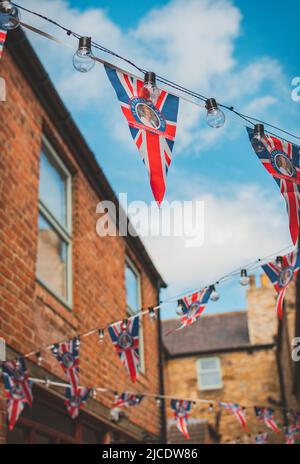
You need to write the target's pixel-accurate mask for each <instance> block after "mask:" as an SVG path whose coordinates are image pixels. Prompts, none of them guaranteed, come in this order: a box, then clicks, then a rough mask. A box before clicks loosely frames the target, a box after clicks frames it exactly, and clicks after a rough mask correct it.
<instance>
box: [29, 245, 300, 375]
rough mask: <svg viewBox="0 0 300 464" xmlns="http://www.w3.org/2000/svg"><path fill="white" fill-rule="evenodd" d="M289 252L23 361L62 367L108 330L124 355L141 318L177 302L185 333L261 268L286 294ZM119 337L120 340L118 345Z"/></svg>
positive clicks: (292, 262)
mask: <svg viewBox="0 0 300 464" xmlns="http://www.w3.org/2000/svg"><path fill="white" fill-rule="evenodd" d="M290 249H291V246H287V247H285V248H282V249H280V250H279V251H277V252H276V253H273V254H272V255H268V256H265V257H264V258H258V259H257V260H255V261H253V262H251V263H248V264H247V265H244V266H243V267H242V268H239V269H236V270H234V271H232V272H231V273H228V274H226V275H224V276H222V277H220V278H219V279H218V280H217V281H216V282H215V283H214V284H212V285H209V286H206V287H204V288H203V289H201V290H199V288H198V290H196V291H194V290H191V291H186V292H185V293H181V294H179V295H177V296H176V297H171V298H167V299H165V300H163V301H160V304H158V305H156V306H152V307H148V308H141V310H140V311H138V312H137V313H136V314H135V315H134V316H131V317H129V318H128V319H123V320H122V321H117V322H112V323H111V324H109V325H107V326H102V327H95V328H91V329H89V330H87V331H85V332H82V333H78V334H76V336H73V337H72V338H71V340H72V342H66V341H65V340H62V341H60V342H52V343H50V344H48V345H46V346H42V347H39V348H37V349H35V350H32V351H30V352H28V353H24V354H23V355H22V357H23V358H30V357H32V356H36V358H37V362H38V363H39V364H41V363H42V361H43V358H42V353H43V352H45V351H49V350H50V351H51V352H52V353H53V354H54V355H55V356H56V358H57V360H58V361H59V362H60V363H62V359H63V354H64V353H73V356H74V358H75V359H76V353H77V351H78V350H79V345H80V340H82V339H84V338H86V337H89V336H91V335H94V334H98V338H99V342H100V343H102V342H103V341H104V336H105V330H108V332H109V335H110V338H111V340H112V342H113V343H114V344H115V346H116V350H117V352H118V353H119V354H121V352H120V346H121V347H122V346H124V347H125V349H126V346H127V344H130V343H131V342H132V340H131V338H132V337H133V338H134V337H137V338H138V333H139V324H138V320H139V317H142V316H145V315H148V316H149V317H150V319H151V320H155V319H156V312H157V310H159V309H161V308H162V307H163V305H164V304H166V303H172V302H175V301H177V311H176V314H177V315H179V316H182V318H181V320H180V321H181V326H179V327H178V329H176V330H179V329H182V328H184V327H186V326H188V325H191V323H194V322H196V321H197V320H198V319H199V316H200V315H201V314H202V312H203V310H204V309H205V305H206V304H207V303H208V301H209V300H211V301H212V302H216V301H218V300H219V298H220V295H219V293H218V292H217V290H216V286H217V285H220V284H221V283H224V282H226V281H228V280H229V279H232V278H234V277H236V276H237V275H240V284H241V285H242V286H247V285H248V284H249V281H250V277H249V275H248V273H249V272H250V271H251V272H254V271H255V270H256V269H258V268H259V267H262V269H263V270H264V271H265V272H266V274H267V275H268V273H269V275H268V277H269V278H270V280H271V281H272V283H273V285H274V287H275V290H276V291H277V292H279V293H280V291H282V290H284V291H285V292H286V289H287V286H288V285H289V283H290V282H291V281H292V280H293V279H294V278H295V276H296V275H297V272H298V270H299V266H300V258H299V256H300V255H299V250H298V249H294V251H292V252H290V253H288V254H287V255H285V256H279V253H282V252H283V251H286V250H290ZM275 257H276V259H275ZM271 258H272V259H273V260H274V259H275V261H273V260H272V261H271V262H268V261H269V260H270V259H271ZM269 268H270V269H272V273H270V272H269ZM275 270H276V272H277V279H276V280H274V276H275V274H276V273H275ZM272 279H273V280H272ZM280 302H281V305H282V303H283V299H282V296H280ZM280 314H281V315H282V311H281V312H280ZM124 335H126V336H124ZM120 337H121V340H120V341H119V338H120ZM118 341H119V343H118ZM135 345H136V344H134V349H136V350H137V349H138V348H136V346H135ZM76 350H77V351H76ZM120 357H121V361H124V359H123V358H124V356H123V357H122V354H121V356H120ZM65 358H66V355H65ZM62 367H63V366H62ZM125 367H126V363H125ZM134 379H135V378H134Z"/></svg>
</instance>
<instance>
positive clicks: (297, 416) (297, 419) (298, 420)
mask: <svg viewBox="0 0 300 464" xmlns="http://www.w3.org/2000/svg"><path fill="white" fill-rule="evenodd" d="M290 415H291V416H292V420H293V422H294V425H295V427H296V428H297V430H298V432H300V411H290Z"/></svg>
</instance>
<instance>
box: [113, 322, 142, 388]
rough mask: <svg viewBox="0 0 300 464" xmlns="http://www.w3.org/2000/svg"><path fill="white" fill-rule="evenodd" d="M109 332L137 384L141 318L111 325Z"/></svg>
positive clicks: (123, 362)
mask: <svg viewBox="0 0 300 464" xmlns="http://www.w3.org/2000/svg"><path fill="white" fill-rule="evenodd" d="M108 332H109V335H110V338H111V340H112V342H113V344H114V346H115V348H116V351H117V353H118V355H119V357H120V360H121V362H122V364H123V365H124V366H125V368H126V370H127V371H128V373H129V375H130V377H131V380H132V381H133V382H135V381H136V376H137V372H138V370H139V363H140V352H139V316H135V317H131V318H130V319H128V320H125V321H119V322H116V323H115V324H112V325H110V326H109V328H108Z"/></svg>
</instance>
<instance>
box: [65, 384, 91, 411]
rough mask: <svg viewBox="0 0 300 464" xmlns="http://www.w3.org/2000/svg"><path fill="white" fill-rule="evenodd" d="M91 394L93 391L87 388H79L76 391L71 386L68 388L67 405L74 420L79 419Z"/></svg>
mask: <svg viewBox="0 0 300 464" xmlns="http://www.w3.org/2000/svg"><path fill="white" fill-rule="evenodd" d="M90 392H91V390H90V389H89V388H86V387H77V388H76V389H75V390H74V389H73V388H72V387H71V386H70V387H67V388H66V398H67V400H66V401H65V404H66V407H67V410H68V413H69V414H70V416H71V418H72V419H76V417H78V415H79V410H80V409H81V408H82V406H83V405H84V403H86V402H87V400H88V398H89V395H90Z"/></svg>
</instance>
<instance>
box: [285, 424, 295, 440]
mask: <svg viewBox="0 0 300 464" xmlns="http://www.w3.org/2000/svg"><path fill="white" fill-rule="evenodd" d="M297 433H298V430H297V427H296V426H295V425H294V424H292V425H289V427H287V428H286V430H285V434H284V437H285V444H286V445H294V444H295V441H296V435H297Z"/></svg>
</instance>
